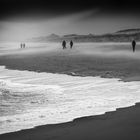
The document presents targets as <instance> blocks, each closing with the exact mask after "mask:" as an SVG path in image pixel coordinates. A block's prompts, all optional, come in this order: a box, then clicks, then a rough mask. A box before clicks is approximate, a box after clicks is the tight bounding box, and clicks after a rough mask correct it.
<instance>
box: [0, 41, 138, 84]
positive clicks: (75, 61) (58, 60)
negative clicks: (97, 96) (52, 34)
mask: <svg viewBox="0 0 140 140" xmlns="http://www.w3.org/2000/svg"><path fill="white" fill-rule="evenodd" d="M43 47H44V48H45V46H43ZM43 47H42V49H41V47H40V48H39V47H38V48H35V49H34V48H31V47H29V48H26V49H25V50H20V49H17V50H16V51H15V53H14V51H13V52H12V53H11V54H10V52H11V51H10V52H9V54H5V55H0V65H5V66H6V68H8V69H18V70H29V71H37V72H49V73H64V74H69V75H73V76H76V75H80V76H101V77H107V78H120V79H121V80H123V81H139V80H140V45H139V44H138V45H137V50H136V52H135V53H133V52H132V50H131V45H130V44H128V43H127V44H118V43H117V44H106V45H102V44H101V45H98V44H97V45H94V44H93V45H92V43H89V44H84V43H83V44H77V45H75V46H74V48H73V49H72V50H70V49H69V48H68V49H66V50H62V48H61V45H59V44H58V46H57V48H56V47H55V48H53V46H51V47H52V48H51V49H46V48H45V49H43Z"/></svg>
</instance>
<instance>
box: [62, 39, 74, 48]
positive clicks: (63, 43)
mask: <svg viewBox="0 0 140 140" xmlns="http://www.w3.org/2000/svg"><path fill="white" fill-rule="evenodd" d="M62 47H63V49H66V41H65V40H63V42H62ZM72 47H73V41H72V40H71V41H70V48H71V49H72Z"/></svg>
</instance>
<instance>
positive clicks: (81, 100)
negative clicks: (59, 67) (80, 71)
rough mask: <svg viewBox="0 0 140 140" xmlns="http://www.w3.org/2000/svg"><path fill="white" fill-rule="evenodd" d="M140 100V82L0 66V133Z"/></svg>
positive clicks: (95, 112) (96, 112)
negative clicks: (11, 68)
mask: <svg viewBox="0 0 140 140" xmlns="http://www.w3.org/2000/svg"><path fill="white" fill-rule="evenodd" d="M136 102H140V82H139V81H137V82H123V81H120V80H119V79H113V78H112V79H108V78H100V77H91V76H88V77H80V76H70V75H65V74H51V73H45V72H42V73H37V72H31V71H19V70H9V69H6V68H5V66H0V134H3V133H8V132H14V131H19V130H22V129H27V128H33V127H35V126H39V125H45V124H56V123H62V122H68V121H72V120H73V119H75V118H79V117H83V116H90V115H98V114H103V113H105V112H108V111H114V110H116V108H121V107H127V106H131V105H134V104H135V103H136Z"/></svg>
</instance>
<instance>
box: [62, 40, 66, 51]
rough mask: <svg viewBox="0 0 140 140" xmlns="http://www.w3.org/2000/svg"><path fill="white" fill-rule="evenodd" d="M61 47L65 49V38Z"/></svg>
mask: <svg viewBox="0 0 140 140" xmlns="http://www.w3.org/2000/svg"><path fill="white" fill-rule="evenodd" d="M62 47H63V49H66V41H65V40H63V42H62Z"/></svg>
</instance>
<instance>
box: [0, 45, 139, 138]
mask: <svg viewBox="0 0 140 140" xmlns="http://www.w3.org/2000/svg"><path fill="white" fill-rule="evenodd" d="M48 46H49V44H48ZM139 48H140V46H139V44H138V45H137V48H136V50H137V51H136V53H133V52H132V48H131V45H130V43H106V44H100V43H97V44H96V43H95V44H93V43H83V44H75V46H74V48H73V49H72V50H70V49H69V48H68V49H66V50H62V49H61V45H60V44H52V46H51V47H47V45H46V44H42V47H38V45H36V46H34V47H32V45H31V44H29V45H28V47H27V48H26V49H25V50H20V49H19V48H18V47H15V48H13V49H12V51H11V50H10V51H9V49H7V50H3V51H1V53H0V65H4V66H6V68H7V69H15V70H28V71H36V72H39V73H40V72H49V73H58V74H68V75H72V76H82V77H86V76H100V77H104V78H119V79H120V80H122V81H124V82H130V81H139V80H140V57H139V56H140V55H139V54H140V52H139V50H140V49H139ZM139 117H140V105H139V104H136V105H135V106H131V107H127V108H124V109H117V111H114V112H108V113H105V114H103V115H97V116H89V117H83V118H78V119H75V120H74V121H72V122H68V123H62V124H53V125H44V126H39V127H36V128H33V129H27V130H22V131H19V132H12V133H8V134H1V135H0V139H2V140H16V139H18V140H19V139H20V140H72V139H74V140H78V139H79V140H85V139H88V140H112V139H113V140H125V139H126V140H129V139H134V140H139V139H140V134H139V129H140V126H139V124H140V120H139Z"/></svg>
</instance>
